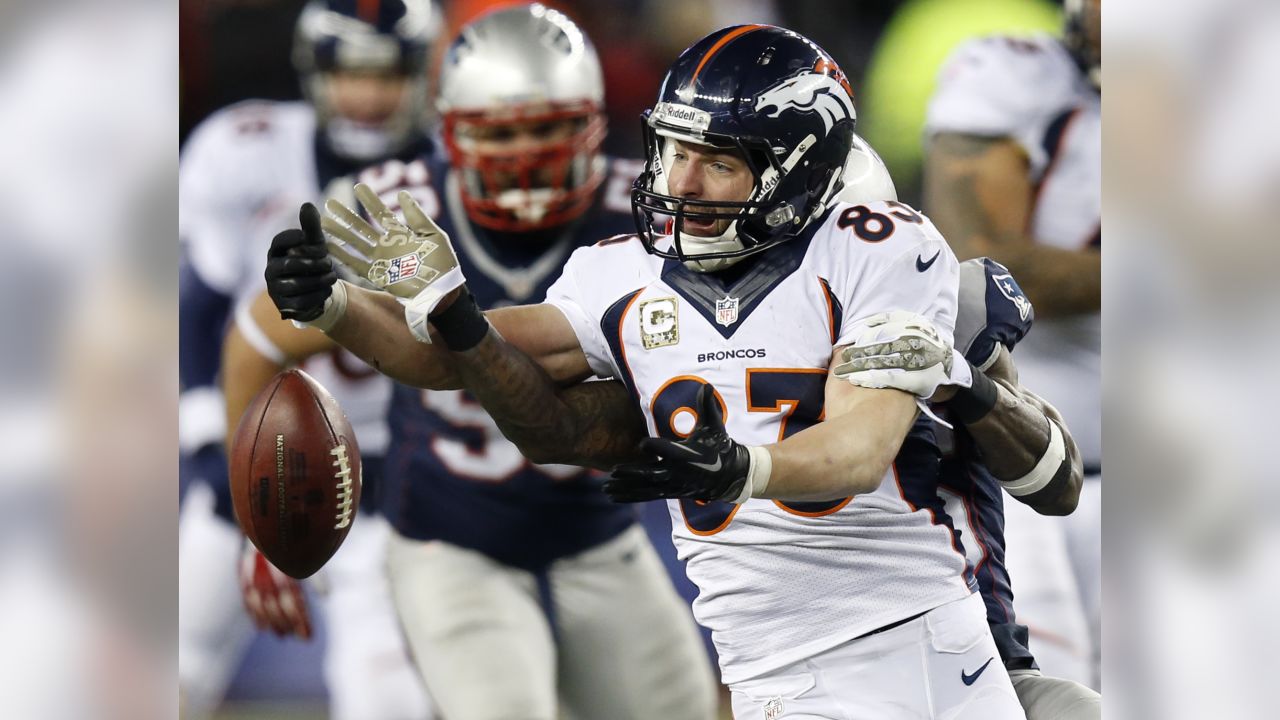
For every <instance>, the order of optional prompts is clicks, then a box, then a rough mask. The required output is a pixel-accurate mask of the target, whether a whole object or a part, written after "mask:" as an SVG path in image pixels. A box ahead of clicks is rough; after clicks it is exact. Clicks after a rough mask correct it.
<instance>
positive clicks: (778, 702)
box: [764, 697, 782, 720]
mask: <svg viewBox="0 0 1280 720" xmlns="http://www.w3.org/2000/svg"><path fill="white" fill-rule="evenodd" d="M780 717H782V698H780V697H775V698H770V699H769V702H767V703H765V704H764V720H778V718H780Z"/></svg>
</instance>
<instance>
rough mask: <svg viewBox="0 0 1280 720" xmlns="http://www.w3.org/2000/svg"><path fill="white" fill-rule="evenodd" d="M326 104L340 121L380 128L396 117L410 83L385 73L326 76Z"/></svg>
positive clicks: (339, 73)
mask: <svg viewBox="0 0 1280 720" xmlns="http://www.w3.org/2000/svg"><path fill="white" fill-rule="evenodd" d="M328 80H329V102H330V104H331V106H332V107H333V111H334V112H335V113H336V114H337V115H339V116H340V117H343V118H346V119H348V120H351V121H354V122H357V123H360V124H363V125H381V124H382V123H385V122H386V121H387V120H389V119H390V118H391V116H392V115H394V114H395V112H396V110H398V109H399V108H400V104H401V103H402V102H403V101H404V96H405V93H406V92H407V91H408V86H409V79H408V78H407V77H405V76H404V75H397V74H392V73H386V72H357V71H352V70H343V71H340V72H335V73H333V74H331V75H329V78H328Z"/></svg>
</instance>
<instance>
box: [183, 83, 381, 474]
mask: <svg viewBox="0 0 1280 720" xmlns="http://www.w3.org/2000/svg"><path fill="white" fill-rule="evenodd" d="M178 180H179V190H178V211H179V212H178V230H179V235H180V237H181V238H182V241H183V242H184V243H185V244H186V251H187V254H188V257H189V259H190V262H191V264H192V266H193V267H194V269H195V271H196V273H198V274H199V275H200V278H201V280H203V281H204V282H205V284H207V285H209V286H210V287H211V288H213V289H215V290H217V291H219V292H221V293H223V294H225V295H229V296H231V297H232V298H233V299H234V301H235V302H236V305H237V309H236V312H237V313H243V312H244V311H245V309H246V308H247V304H248V303H249V302H251V301H252V300H253V298H255V297H256V296H257V295H258V293H260V292H261V291H262V290H263V289H265V287H266V286H265V281H264V280H263V275H262V274H263V270H265V269H266V265H267V249H268V248H269V247H270V246H271V238H272V237H274V236H275V235H276V233H278V232H280V231H281V230H285V229H287V228H291V227H293V228H296V227H298V208H299V207H301V205H302V203H304V202H308V201H309V202H314V203H317V204H322V203H323V200H324V198H325V197H327V196H330V195H333V194H336V193H335V192H323V191H322V188H321V187H320V179H319V174H318V171H317V168H316V149H315V113H314V111H313V110H312V109H311V107H310V106H309V105H307V104H306V103H302V102H266V101H248V102H244V103H240V104H237V105H233V106H231V107H229V108H226V109H223V110H220V111H218V112H217V113H215V114H214V115H212V116H210V117H209V118H208V119H207V120H205V121H204V122H203V123H202V124H201V125H200V127H199V128H197V129H196V131H195V132H194V133H193V134H192V136H191V138H190V139H189V140H188V141H187V143H186V145H185V146H184V147H183V149H182V154H181V160H180V163H179V169H178ZM353 183H354V181H353V180H351V179H346V178H343V179H341V180H337V179H335V180H334V181H333V184H334V185H335V186H340V187H341V188H343V189H345V192H346V194H348V195H349V194H351V186H352V184H353ZM337 189H338V188H337V187H335V188H334V190H335V191H336V190H337ZM253 340H254V339H253V338H250V341H251V342H253ZM303 367H305V368H306V370H307V372H308V373H310V374H311V375H312V376H314V377H315V378H316V380H318V381H319V382H320V384H322V385H323V386H324V387H325V388H327V389H328V390H329V392H331V393H332V394H333V396H334V397H335V398H336V399H337V400H338V404H339V405H341V407H342V409H343V412H345V413H346V415H347V419H348V420H350V421H351V425H352V427H353V428H354V429H355V431H356V437H357V439H358V441H359V443H360V450H361V452H365V453H371V454H377V455H381V454H382V453H384V452H385V451H386V446H387V440H388V434H387V429H386V409H387V403H388V402H390V398H391V384H390V381H389V380H387V379H386V378H385V377H383V376H381V375H379V374H377V373H375V372H374V371H373V370H371V369H370V368H369V367H368V366H367V365H365V363H364V362H363V361H362V360H360V359H359V358H357V357H356V356H354V355H351V354H350V353H347V352H346V351H345V350H336V351H334V352H333V353H330V354H328V355H325V356H323V357H316V358H311V359H310V360H308V361H307V362H306V364H305V365H304V366H303ZM219 439H220V437H219Z"/></svg>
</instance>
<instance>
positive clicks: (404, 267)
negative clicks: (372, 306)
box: [387, 253, 418, 285]
mask: <svg viewBox="0 0 1280 720" xmlns="http://www.w3.org/2000/svg"><path fill="white" fill-rule="evenodd" d="M417 274H418V254H417V253H409V254H408V255H401V256H400V257H398V258H392V260H391V262H390V263H389V264H388V266H387V284H388V285H394V284H395V283H398V282H400V281H401V280H408V279H409V278H411V277H413V276H414V275H417Z"/></svg>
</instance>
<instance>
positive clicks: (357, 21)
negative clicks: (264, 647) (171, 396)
mask: <svg viewBox="0 0 1280 720" xmlns="http://www.w3.org/2000/svg"><path fill="white" fill-rule="evenodd" d="M437 23H438V19H437V18H436V17H435V11H434V10H433V8H432V6H431V4H430V2H429V0H374V1H372V2H365V1H361V2H357V1H356V0H315V1H314V2H312V3H310V4H308V5H307V6H306V7H305V9H304V10H303V12H302V14H301V15H300V17H299V18H298V20H297V23H296V30H295V36H294V41H293V61H294V65H295V67H296V69H297V71H298V74H299V77H300V79H301V81H302V85H303V90H304V92H305V95H306V98H307V102H267V101H249V102H244V103H240V104H237V105H235V106H232V107H230V108H227V109H225V110H222V111H219V112H218V113H216V114H214V115H213V116H211V117H210V118H209V119H207V120H206V121H205V122H204V123H203V124H202V125H201V126H200V127H199V128H197V129H196V130H195V131H194V133H193V134H192V136H191V137H190V139H189V140H188V142H187V143H186V145H185V147H184V148H183V150H182V153H181V161H180V170H179V179H180V191H179V209H180V221H179V231H180V235H181V240H182V249H183V261H182V269H181V280H180V295H181V302H180V313H181V337H180V369H181V376H182V377H181V380H182V388H183V395H182V400H181V406H180V445H181V450H182V456H183V470H184V475H186V476H187V480H188V481H194V482H195V485H194V486H193V487H192V489H191V492H190V493H189V494H188V495H187V497H186V502H185V504H184V506H183V511H182V514H181V519H180V536H179V558H180V567H181V569H180V581H179V601H180V617H179V635H180V639H179V673H180V686H181V694H182V697H183V700H182V703H183V705H184V708H183V712H184V715H185V716H187V717H204V716H206V715H208V714H209V713H210V712H212V711H213V709H214V708H215V707H216V706H217V704H218V703H219V702H220V700H221V698H222V695H223V694H224V692H225V690H226V687H227V685H228V683H229V682H230V680H231V677H232V673H233V672H234V670H235V669H236V667H237V665H238V664H239V661H240V659H241V657H242V655H243V653H244V651H245V650H246V648H247V647H248V645H249V643H250V641H251V640H252V638H253V627H252V624H251V623H250V620H249V618H248V617H246V615H245V610H244V608H243V606H242V600H241V582H242V580H240V579H237V568H241V567H242V561H241V554H242V548H245V547H246V544H245V543H244V541H243V536H242V535H241V533H240V531H239V529H238V528H237V527H236V525H235V523H234V520H233V517H232V511H231V504H230V498H229V494H228V487H227V476H226V472H227V471H226V461H225V457H224V455H223V448H222V447H221V442H222V440H223V436H224V434H226V433H228V432H234V430H235V427H234V425H232V426H230V427H228V426H226V424H225V423H224V419H223V417H224V415H223V413H224V411H223V407H222V398H221V396H220V395H219V393H218V391H217V390H216V388H215V386H214V382H215V378H216V376H217V374H218V372H219V358H220V355H221V350H220V348H221V343H222V338H223V332H224V327H225V325H226V323H227V319H228V315H229V314H230V313H231V312H232V309H233V308H234V307H236V306H237V304H239V309H238V310H236V312H247V311H248V306H247V305H244V304H243V303H244V302H246V301H249V300H251V299H252V298H253V296H254V295H256V294H257V291H258V289H259V288H260V287H261V286H262V272H261V255H262V252H263V250H264V249H265V247H266V243H267V242H268V241H269V240H270V238H271V235H272V234H273V233H274V229H275V228H277V227H278V226H279V224H280V223H281V222H282V218H286V217H288V216H289V215H290V214H291V213H292V208H294V207H295V206H296V205H297V204H298V203H300V202H303V201H308V200H310V201H318V200H321V199H323V198H324V197H325V196H326V195H327V194H328V192H329V188H331V187H349V186H350V184H351V182H352V179H351V178H350V177H349V176H350V174H351V173H352V172H353V171H355V170H357V169H359V168H361V167H364V166H366V165H368V164H370V163H371V162H373V161H377V160H383V159H386V158H392V157H401V158H405V159H409V158H413V157H416V156H418V155H420V154H422V153H424V152H426V151H428V150H429V149H430V148H431V142H430V140H428V138H427V136H426V134H425V129H424V127H423V122H424V120H425V118H426V117H427V113H426V110H427V101H428V96H427V93H428V89H427V80H426V78H427V75H426V65H427V60H428V54H429V50H430V45H431V43H432V41H433V39H434V35H435V32H436V29H435V28H436V25H437ZM282 213H283V214H282ZM250 340H251V341H252V342H254V343H255V345H256V346H257V347H258V348H259V349H260V350H261V351H262V352H266V353H268V354H271V353H275V352H277V351H275V350H273V349H272V348H271V347H270V344H269V342H266V341H265V340H264V339H263V338H261V337H260V336H255V337H251V338H250ZM306 369H307V371H308V372H310V373H311V374H312V375H314V376H315V377H316V379H317V380H319V381H320V382H321V383H322V384H323V385H324V386H325V387H326V388H328V389H329V390H330V391H331V392H332V393H333V394H334V396H335V397H336V398H337V399H338V401H339V403H340V404H341V405H342V407H343V409H344V410H345V411H346V413H347V416H348V418H349V419H350V420H351V422H352V425H353V427H354V428H355V429H356V433H357V436H358V440H359V443H360V449H361V453H362V456H363V460H364V482H365V483H366V485H365V488H364V496H363V497H364V498H365V503H364V504H365V507H364V508H363V509H362V511H361V512H360V514H359V517H358V519H357V521H356V522H355V524H354V525H353V527H352V531H351V534H350V536H349V537H348V538H347V541H346V543H345V544H344V546H343V547H342V549H341V550H340V551H339V552H338V554H337V555H336V556H335V557H334V558H333V560H331V561H330V562H329V564H328V565H327V566H326V567H325V569H324V570H323V571H322V573H321V574H320V575H318V576H317V582H316V583H313V584H312V585H313V587H315V586H318V585H319V584H321V583H322V584H323V587H324V591H323V592H321V593H319V597H320V599H321V607H322V608H323V610H324V613H325V615H326V617H328V618H331V619H333V621H332V622H327V623H325V627H326V629H327V639H326V642H327V647H326V650H327V652H326V656H325V667H324V675H325V678H326V685H327V686H328V689H329V694H330V709H331V714H332V717H334V718H386V719H391V718H395V719H400V718H404V719H406V720H417V719H419V718H424V717H429V710H428V703H427V701H426V696H425V692H424V690H423V689H422V687H421V684H420V682H419V681H418V677H417V674H416V672H414V670H413V668H412V666H411V663H410V661H409V656H408V652H407V650H406V647H405V645H404V642H403V638H402V636H401V634H400V630H399V627H398V626H397V624H396V621H395V616H394V611H393V608H392V605H391V600H390V596H389V594H388V592H387V587H386V581H385V576H384V573H383V570H382V566H383V564H384V558H385V543H386V538H387V536H388V534H389V530H388V528H387V525H386V523H385V521H383V520H382V519H381V518H379V517H378V516H377V515H376V514H375V513H374V512H373V504H374V499H375V498H376V497H377V495H378V490H377V485H378V482H379V475H380V474H381V464H382V460H381V456H382V454H383V452H384V451H385V448H386V444H387V429H386V427H385V425H384V415H385V412H386V403H387V401H388V398H389V395H390V383H389V382H388V381H387V380H386V379H385V378H382V377H379V376H378V375H377V374H375V373H373V372H372V371H370V370H369V369H368V368H366V367H365V366H364V365H363V364H362V363H360V361H359V360H357V359H355V358H353V357H350V356H347V355H344V354H342V353H339V352H334V353H332V354H330V355H328V356H326V357H323V358H315V359H313V360H312V361H310V362H309V363H308V364H307V366H306ZM243 570H244V571H245V572H244V578H243V582H244V583H246V585H247V588H248V589H249V590H250V591H252V594H251V596H252V597H253V599H255V600H256V601H257V604H256V605H255V606H254V607H257V608H260V609H264V610H265V609H270V610H276V609H278V605H277V603H279V602H280V601H281V600H283V599H284V598H286V597H287V598H292V599H293V600H294V602H296V603H299V605H298V606H297V608H296V612H294V613H293V614H291V615H290V616H289V617H283V616H281V615H280V614H279V613H276V614H274V615H270V616H268V615H265V614H261V613H260V614H259V616H258V619H259V620H260V622H261V621H265V622H266V623H267V624H268V625H269V626H271V627H272V629H275V630H276V631H277V632H285V631H287V630H289V629H291V627H292V628H293V629H296V630H297V631H298V632H300V633H302V634H304V635H309V634H310V627H309V621H308V619H307V612H306V605H305V602H306V601H305V600H304V599H303V595H302V594H301V592H300V591H299V590H298V587H297V584H296V583H295V582H294V581H292V580H289V579H288V578H286V577H284V576H283V575H280V574H278V573H273V572H272V569H271V568H269V567H268V566H267V565H266V563H265V560H262V559H261V557H260V556H257V554H256V552H253V551H252V549H251V548H250V549H249V553H248V555H247V556H246V557H245V558H244V562H243Z"/></svg>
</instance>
